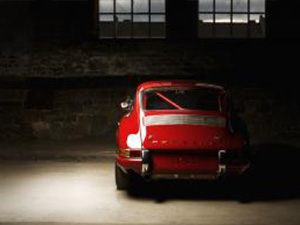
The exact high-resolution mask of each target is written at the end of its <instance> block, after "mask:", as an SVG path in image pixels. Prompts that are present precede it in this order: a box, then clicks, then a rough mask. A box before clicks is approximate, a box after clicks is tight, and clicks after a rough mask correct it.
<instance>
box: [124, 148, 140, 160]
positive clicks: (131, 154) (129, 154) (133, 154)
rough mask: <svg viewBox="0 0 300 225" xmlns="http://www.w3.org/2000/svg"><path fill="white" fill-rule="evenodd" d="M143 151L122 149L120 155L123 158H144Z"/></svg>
mask: <svg viewBox="0 0 300 225" xmlns="http://www.w3.org/2000/svg"><path fill="white" fill-rule="evenodd" d="M141 152H142V151H141V150H136V149H129V148H127V149H120V150H119V155H120V156H121V157H123V158H140V157H142V153H141Z"/></svg>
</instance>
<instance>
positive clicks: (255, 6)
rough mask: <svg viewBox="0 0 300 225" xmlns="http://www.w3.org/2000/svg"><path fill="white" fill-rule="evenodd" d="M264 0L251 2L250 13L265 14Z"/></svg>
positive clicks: (252, 0)
mask: <svg viewBox="0 0 300 225" xmlns="http://www.w3.org/2000/svg"><path fill="white" fill-rule="evenodd" d="M265 3H266V1H265V0H251V2H250V12H265V7H266V6H265Z"/></svg>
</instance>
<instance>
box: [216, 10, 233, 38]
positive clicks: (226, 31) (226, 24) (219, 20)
mask: <svg viewBox="0 0 300 225" xmlns="http://www.w3.org/2000/svg"><path fill="white" fill-rule="evenodd" d="M215 30H216V37H220V38H226V37H230V14H216V24H215Z"/></svg>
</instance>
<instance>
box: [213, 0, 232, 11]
mask: <svg viewBox="0 0 300 225" xmlns="http://www.w3.org/2000/svg"><path fill="white" fill-rule="evenodd" d="M230 3H231V0H216V11H217V12H230Z"/></svg>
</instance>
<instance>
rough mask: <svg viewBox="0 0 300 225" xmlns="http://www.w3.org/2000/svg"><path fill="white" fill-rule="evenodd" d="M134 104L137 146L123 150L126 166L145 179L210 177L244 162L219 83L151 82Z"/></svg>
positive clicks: (240, 141)
mask: <svg viewBox="0 0 300 225" xmlns="http://www.w3.org/2000/svg"><path fill="white" fill-rule="evenodd" d="M139 104H140V111H141V113H140V114H139V119H140V139H141V149H140V150H138V149H136V150H134V149H129V150H128V153H127V154H128V158H127V159H124V161H127V162H129V164H130V165H129V166H128V167H127V169H129V168H130V169H129V170H131V171H134V172H135V173H138V174H140V175H142V176H144V177H147V178H148V179H201V180H216V179H218V178H219V177H220V176H224V175H238V174H241V173H242V172H243V171H244V170H245V169H246V168H247V166H248V165H249V162H248V160H247V158H246V154H245V151H244V148H243V147H244V140H243V138H242V137H241V136H239V135H237V134H234V133H232V132H230V129H229V122H228V121H229V114H228V110H229V109H228V101H227V94H226V91H225V90H224V89H223V88H221V87H212V86H203V85H201V86H197V84H196V83H195V84H192V85H191V84H189V85H182V84H177V85H174V84H173V85H170V86H168V87H153V88H148V89H145V90H143V91H141V92H140V93H139ZM130 152H132V153H131V154H133V155H134V154H135V157H132V158H131V157H130Z"/></svg>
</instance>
